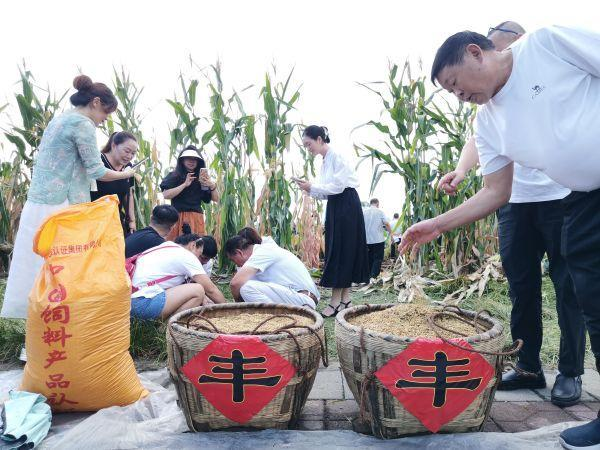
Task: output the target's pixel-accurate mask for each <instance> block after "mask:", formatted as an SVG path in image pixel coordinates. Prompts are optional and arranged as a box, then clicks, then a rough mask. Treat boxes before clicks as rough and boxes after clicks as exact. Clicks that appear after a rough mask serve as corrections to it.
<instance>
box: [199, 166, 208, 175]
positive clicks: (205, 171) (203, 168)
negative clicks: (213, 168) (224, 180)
mask: <svg viewBox="0 0 600 450" xmlns="http://www.w3.org/2000/svg"><path fill="white" fill-rule="evenodd" d="M200 175H204V176H208V169H207V168H206V167H201V168H200Z"/></svg>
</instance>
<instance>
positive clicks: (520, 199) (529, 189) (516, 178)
mask: <svg viewBox="0 0 600 450" xmlns="http://www.w3.org/2000/svg"><path fill="white" fill-rule="evenodd" d="M514 167H515V169H514V172H513V184H512V194H511V196H510V203H530V202H547V201H550V200H559V199H561V198H565V197H566V196H567V195H569V193H570V192H571V191H569V190H568V189H567V188H566V187H564V186H561V185H560V184H558V183H555V182H554V181H552V180H551V179H550V178H549V177H548V176H546V175H544V173H543V172H540V171H539V170H537V169H531V168H529V167H523V166H522V165H520V164H517V163H515V166H514Z"/></svg>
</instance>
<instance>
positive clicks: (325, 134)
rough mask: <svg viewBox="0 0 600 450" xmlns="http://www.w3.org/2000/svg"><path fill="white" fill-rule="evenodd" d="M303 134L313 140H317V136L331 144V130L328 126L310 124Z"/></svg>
mask: <svg viewBox="0 0 600 450" xmlns="http://www.w3.org/2000/svg"><path fill="white" fill-rule="evenodd" d="M302 136H308V137H309V138H311V139H313V140H315V141H316V140H317V138H321V139H323V142H325V143H326V144H329V143H330V142H331V139H329V130H328V129H327V127H321V126H319V125H309V126H307V127H306V128H305V129H304V131H303V132H302Z"/></svg>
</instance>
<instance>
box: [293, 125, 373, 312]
mask: <svg viewBox="0 0 600 450" xmlns="http://www.w3.org/2000/svg"><path fill="white" fill-rule="evenodd" d="M329 142H330V140H329V133H328V131H327V128H326V127H320V126H317V125H311V126H309V127H307V128H306V129H305V130H304V133H303V135H302V144H303V145H304V147H305V148H306V149H307V150H308V151H309V152H310V153H311V154H313V155H321V156H322V157H323V167H322V168H321V179H320V183H310V182H308V181H306V180H300V179H295V181H296V183H297V184H298V186H300V189H302V190H303V191H306V192H307V193H308V194H310V195H311V196H312V197H315V198H318V199H323V200H327V211H326V214H325V267H324V268H323V276H322V278H321V286H323V287H330V288H333V292H332V294H331V301H330V303H329V305H328V306H327V308H325V310H323V316H325V317H333V316H335V315H336V314H337V313H338V312H339V311H341V310H343V309H345V308H348V307H349V306H350V302H351V301H350V286H351V285H352V283H367V282H368V281H369V270H368V258H367V239H366V236H365V220H364V217H363V212H362V208H361V205H360V199H359V198H358V193H357V192H356V188H357V187H358V184H359V183H358V177H357V175H356V173H355V171H354V169H353V168H352V167H351V166H350V165H349V164H348V162H347V161H345V160H344V158H343V157H342V156H341V155H340V154H339V153H337V152H335V151H334V150H332V149H331V148H330V147H329V145H328V144H329Z"/></svg>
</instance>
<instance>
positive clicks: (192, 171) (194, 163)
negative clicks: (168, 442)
mask: <svg viewBox="0 0 600 450" xmlns="http://www.w3.org/2000/svg"><path fill="white" fill-rule="evenodd" d="M160 189H161V190H162V193H163V197H164V198H165V199H167V200H171V205H173V207H174V208H175V209H176V210H177V212H179V221H178V222H177V225H176V226H175V227H174V228H173V230H172V231H171V233H169V235H168V236H167V240H168V241H172V240H173V239H175V238H176V237H177V236H180V235H182V234H183V231H182V227H183V224H184V223H187V224H188V225H189V226H190V228H191V232H192V233H195V234H199V235H204V234H206V230H205V227H204V212H203V210H202V203H210V202H211V201H213V202H216V201H219V193H218V192H217V185H216V183H215V182H214V181H213V180H211V179H210V176H209V175H208V170H207V169H206V163H205V162H204V159H203V158H202V157H201V156H200V153H199V152H198V149H197V148H196V147H194V146H193V145H189V146H187V147H186V148H184V149H183V150H182V151H181V153H180V154H179V157H178V158H177V166H176V167H175V170H174V171H172V172H171V173H169V174H168V175H167V176H166V177H165V178H164V180H163V181H162V183H160Z"/></svg>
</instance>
